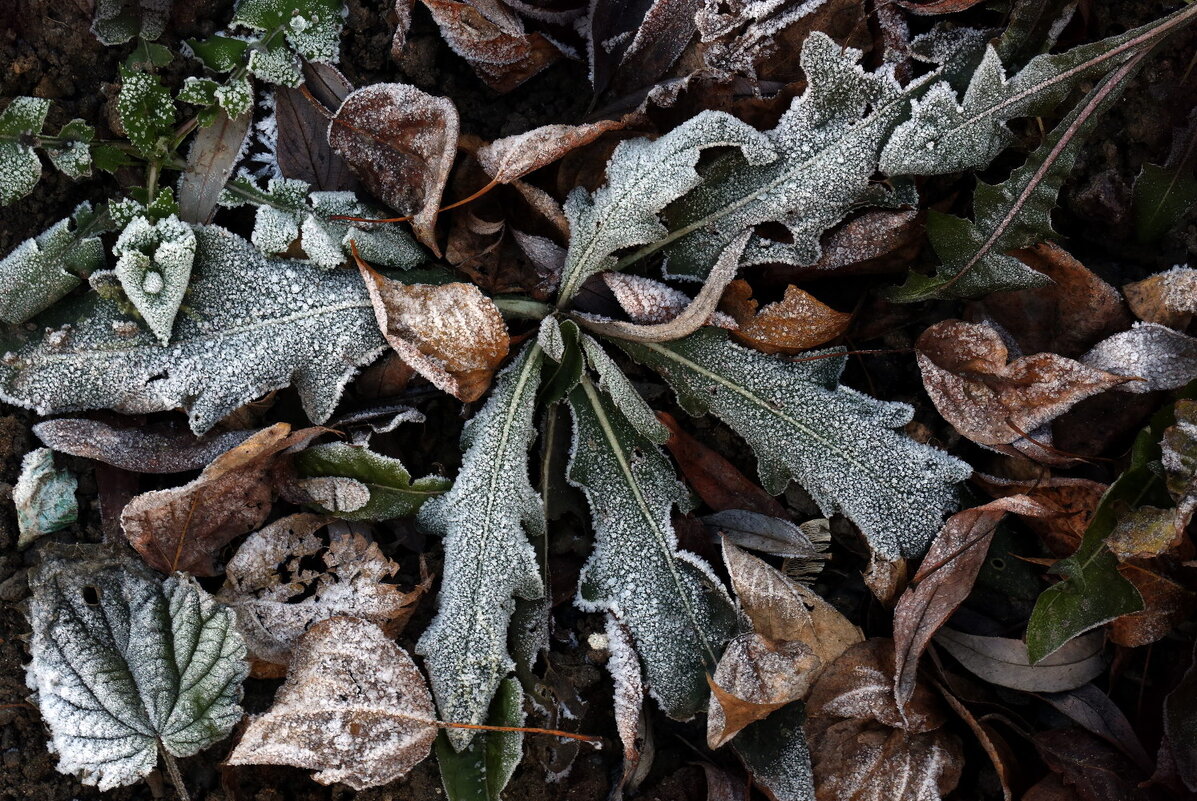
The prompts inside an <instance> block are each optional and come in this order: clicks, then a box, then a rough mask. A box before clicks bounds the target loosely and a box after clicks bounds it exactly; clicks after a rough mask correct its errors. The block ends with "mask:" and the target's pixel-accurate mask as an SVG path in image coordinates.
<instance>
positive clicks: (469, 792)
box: [436, 679, 527, 801]
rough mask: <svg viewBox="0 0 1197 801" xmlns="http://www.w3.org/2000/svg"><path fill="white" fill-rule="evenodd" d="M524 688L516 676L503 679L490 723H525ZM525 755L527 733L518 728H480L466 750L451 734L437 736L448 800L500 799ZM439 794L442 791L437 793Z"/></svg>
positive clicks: (479, 800)
mask: <svg viewBox="0 0 1197 801" xmlns="http://www.w3.org/2000/svg"><path fill="white" fill-rule="evenodd" d="M526 717H527V716H526V714H525V712H524V689H523V686H522V685H521V684H520V683H519V681H518V680H516V679H504V680H503V683H502V684H500V685H499V691H498V692H497V693H495V700H494V703H492V704H491V708H490V716H489V717H488V718H487V721H488V725H491V726H523V725H524V721H525V719H526ZM523 756H524V734H523V732H519V731H488V732H480V733H479V735H478V736H476V737H475V738H474V741H473V742H471V743H470V744H469V746H467V747H466V748H465V749H464V750H463V751H457V750H456V749H454V748H453V745H452V743H450V742H449V738H448V737H447V736H445V735H443V734H442V735H440V736H439V737H437V740H436V766H437V768H439V769H440V773H441V783H442V784H444V786H445V795H446V797H447V798H448V799H449V801H501V800H502V798H503V796H502V792H503V788H505V787H506V786H507V783H508V782H510V781H511V777H512V775H513V774H514V773H515V769H516V767H517V766H518V765H519V764H520V760H521V759H523ZM438 795H439V794H438Z"/></svg>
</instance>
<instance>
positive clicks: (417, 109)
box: [328, 83, 458, 256]
mask: <svg viewBox="0 0 1197 801" xmlns="http://www.w3.org/2000/svg"><path fill="white" fill-rule="evenodd" d="M457 128H458V118H457V109H456V108H455V107H454V106H453V103H452V102H451V101H449V100H447V99H446V98H443V97H433V96H432V95H430V94H426V93H425V92H421V91H420V90H419V89H416V88H415V87H414V86H408V85H406V84H402V83H378V84H373V85H372V86H367V87H364V88H362V89H358V90H357V91H355V92H352V93H351V94H349V95H348V96H347V97H346V98H345V101H344V102H343V103H342V104H341V107H340V108H339V109H338V110H337V113H336V116H335V117H334V118H333V120H332V122H331V123H330V124H329V127H328V143H329V145H330V146H331V147H332V149H333V150H335V151H336V152H337V153H339V154H340V155H341V156H343V157H344V158H345V160H346V161H348V162H349V166H350V167H351V168H352V169H353V171H354V173H355V174H356V175H357V176H358V177H359V178H360V179H361V180H362V182H363V183H364V184H365V185H366V188H367V189H369V190H370V192H372V193H373V194H374V195H376V196H377V197H378V198H379V199H381V200H382V201H383V202H384V203H386V204H387V205H388V206H390V207H391V208H393V209H396V210H397V211H399V212H400V213H401V214H404V215H411V218H412V228H413V229H414V231H415V233H416V238H417V239H419V240H420V241H421V242H422V243H424V244H425V245H427V246H428V247H429V248H430V249H431V250H432V251H433V252H434V253H436V254H437V255H438V256H439V255H440V250H439V249H438V248H437V244H436V234H435V231H434V228H435V226H436V215H437V209H438V207H439V205H440V202H441V194H442V193H443V192H444V189H445V182H446V181H447V180H448V178H449V170H450V169H452V167H453V158H454V156H455V155H456V153H457Z"/></svg>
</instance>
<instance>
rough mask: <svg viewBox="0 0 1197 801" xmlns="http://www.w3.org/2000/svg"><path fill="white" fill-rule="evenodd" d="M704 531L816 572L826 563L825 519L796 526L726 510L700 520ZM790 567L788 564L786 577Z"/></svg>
mask: <svg viewBox="0 0 1197 801" xmlns="http://www.w3.org/2000/svg"><path fill="white" fill-rule="evenodd" d="M702 523H703V525H704V526H706V527H707V530H708V531H710V532H712V533H713V534H715V535H717V536H724V537H727V539H728V540H730V541H731V542H732V544H734V545H736V546H737V547H740V548H748V549H749V550H753V551H759V552H761V553H767V554H772V555H773V556H781V557H784V558H786V559H787V560H797V561H801V562H810V563H814V572H816V573H817V572H818V571H819V570H820V569H821V568H822V566H823V562H824V561H826V560H827V558H828V555H827V545H828V543H830V542H831V532H830V531H829V530H828V527H827V518H823V517H821V518H816V519H815V520H808V521H807V522H805V523H803V524H802V525H800V526H796V525H794V524H793V523H791V522H790V521H789V520H785V519H782V518H780V517H769V516H768V515H763V514H761V513H759V512H750V511H747V510H745V509H727V510H725V511H722V512H716V513H715V514H713V515H707V516H706V517H704V518H702ZM788 568H789V564H788V563H787V570H786V572H787V574H788V573H789V572H790V571H789V570H788Z"/></svg>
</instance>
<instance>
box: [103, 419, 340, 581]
mask: <svg viewBox="0 0 1197 801" xmlns="http://www.w3.org/2000/svg"><path fill="white" fill-rule="evenodd" d="M324 430H325V429H323V428H307V429H303V430H301V431H296V432H295V433H292V432H291V426H289V425H288V424H286V423H276V424H275V425H272V426H270V427H269V428H264V429H262V430H261V431H259V432H257V433H256V434H254V435H253V436H252V437H250V438H249V439H247V440H245V441H244V442H242V443H241V444H240V445H237V446H236V447H234V448H232V449H230V450H228V451H226V452H225V453H223V454H221V455H220V456H219V457H217V459H216V460H215V461H213V462H212V463H211V464H210V465H208V466H207V467H205V468H204V471H203V472H202V473H200V475H199V477H198V478H196V479H195V480H194V481H192V482H191V483H189V484H184V485H183V486H181V487H176V488H174V489H165V490H155V491H153V492H145V493H142V494H141V495H138V496H137V497H136V498H134V499H133V500H132V501H130V502H129V503H128V505H126V506H125V508H124V510H123V511H122V512H121V528H122V529H123V530H124V532H125V536H126V537H128V539H129V543H130V544H131V545H132V546H133V547H134V548H136V549H137V552H138V553H140V554H141V556H142V558H143V559H145V561H146V563H147V564H149V565H150V566H151V567H153V568H154V569H155V570H160V571H162V572H163V573H173V572H175V571H176V570H181V571H183V572H185V573H191V574H193V575H196V576H214V575H216V573H217V572H218V571H217V567H216V557H217V555H218V554H219V552H220V549H221V548H223V547H224V546H225V545H227V544H228V543H229V542H231V541H232V540H233V539H234V538H235V537H239V536H241V535H242V534H245V533H246V532H249V531H253V530H254V529H255V528H257V527H258V526H260V525H262V523H263V522H264V521H265V520H266V516H267V515H269V514H270V505H271V503H272V502H273V500H274V495H275V490H274V481H273V477H272V475H271V473H272V470H273V468H274V466H275V462H276V461H277V459H278V457H279V455H280V454H281V453H282V452H283V451H285V450H287V449H288V448H292V447H295V446H297V445H305V444H307V443H308V442H309V441H311V440H312V438H314V437H316V436H317V435H319V434H321V433H323V432H324Z"/></svg>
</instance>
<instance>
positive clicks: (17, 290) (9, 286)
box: [0, 203, 111, 324]
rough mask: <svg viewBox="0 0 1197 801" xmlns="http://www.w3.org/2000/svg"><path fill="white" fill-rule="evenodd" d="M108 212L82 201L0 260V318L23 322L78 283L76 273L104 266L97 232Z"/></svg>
mask: <svg viewBox="0 0 1197 801" xmlns="http://www.w3.org/2000/svg"><path fill="white" fill-rule="evenodd" d="M110 226H111V224H110V222H109V220H108V215H106V214H104V213H103V212H94V211H92V208H91V204H90V203H82V204H80V205H79V207H78V208H76V209H75V211H74V212H73V213H72V214H71V216H70V217H68V218H67V219H65V220H59V221H58V222H56V223H55V224H54V225H52V226H50V228H49V229H47V230H46V231H44V232H42V233H41V234H38V235H37V236H36V237H34V238H32V239H26V240H25V241H24V242H22V243H21V244H19V245H17V247H16V248H14V249H13V251H12V253H9V254H8V255H7V256H5V257H4V259H3V261H0V320H4V322H6V323H14V324H15V323H23V322H25V321H26V320H28V319H29V318H31V317H33V316H34V315H35V314H38V313H39V312H41V311H43V310H44V309H46V308H48V307H49V306H51V305H53V304H54V303H56V302H58V300H59V299H61V298H63V297H64V296H66V294H67V293H68V292H70V291H71V290H72V289H74V288H75V287H77V286H78V285H79V283H80V276H87V275H88V274H90V273H92V272H94V271H95V270H99V269H101V268H103V267H104V245H103V243H101V242H100V239H99V236H98V234H101V233H103V232H105V231H107V230H109V229H110Z"/></svg>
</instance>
